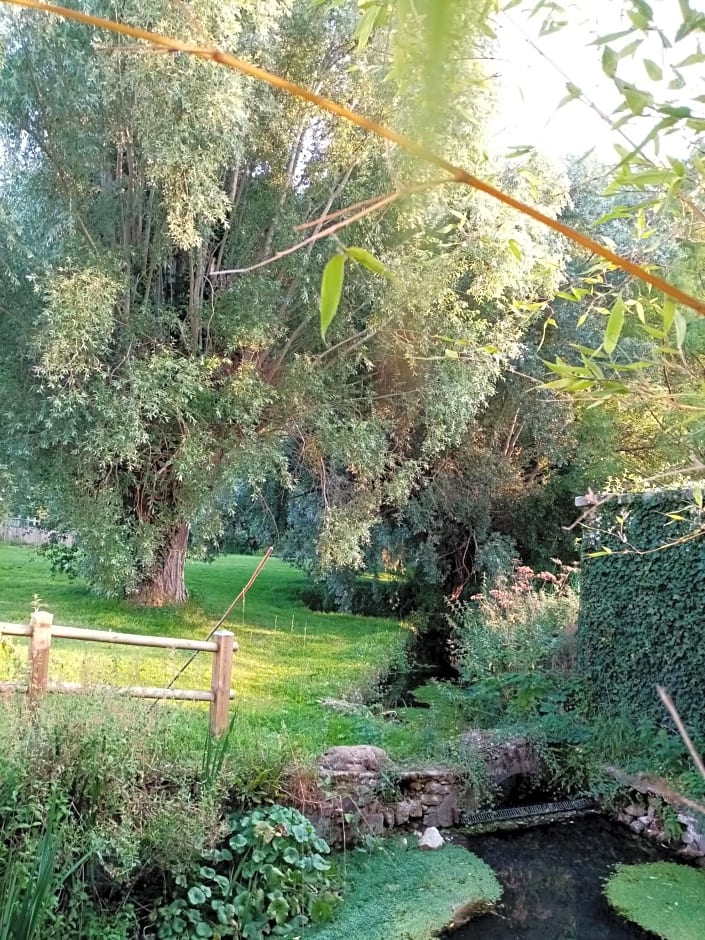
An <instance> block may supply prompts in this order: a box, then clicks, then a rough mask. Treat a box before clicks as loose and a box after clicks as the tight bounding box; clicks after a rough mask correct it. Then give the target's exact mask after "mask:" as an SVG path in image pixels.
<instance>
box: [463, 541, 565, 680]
mask: <svg viewBox="0 0 705 940" xmlns="http://www.w3.org/2000/svg"><path fill="white" fill-rule="evenodd" d="M554 561H555V563H556V567H557V573H556V574H554V573H553V572H549V571H542V572H539V573H538V574H537V573H536V572H534V571H533V570H532V569H531V568H529V567H528V566H526V565H519V564H517V563H515V565H514V567H513V569H512V571H511V573H510V574H509V575H507V574H498V575H497V576H496V577H495V579H494V580H493V581H491V582H488V583H487V584H486V586H485V589H484V590H483V591H482V593H480V594H475V595H474V596H473V597H472V598H471V600H470V603H468V604H454V605H453V607H452V611H451V614H450V615H449V619H450V622H451V625H452V627H453V632H454V636H455V645H456V661H457V667H458V671H459V673H460V676H461V679H462V680H464V681H465V682H467V683H473V682H477V681H478V680H481V679H485V678H487V677H489V676H498V675H502V674H504V673H527V672H534V671H536V670H539V669H550V668H552V667H553V668H555V667H559V668H562V669H565V670H566V671H569V669H570V667H571V657H570V655H569V652H568V651H569V648H570V644H571V638H572V633H573V632H574V623H575V620H576V618H577V611H578V604H577V595H576V593H575V591H574V590H573V588H572V587H571V580H572V578H573V575H574V574H575V573H576V571H577V569H576V568H574V567H573V566H571V565H564V564H563V563H562V562H560V561H559V560H558V559H554Z"/></svg>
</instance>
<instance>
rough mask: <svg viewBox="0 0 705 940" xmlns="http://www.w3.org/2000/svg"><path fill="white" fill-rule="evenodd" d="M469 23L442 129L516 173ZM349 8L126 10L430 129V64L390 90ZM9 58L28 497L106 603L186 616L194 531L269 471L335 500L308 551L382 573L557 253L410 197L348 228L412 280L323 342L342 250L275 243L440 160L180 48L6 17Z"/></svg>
mask: <svg viewBox="0 0 705 940" xmlns="http://www.w3.org/2000/svg"><path fill="white" fill-rule="evenodd" d="M92 8H94V9H95V10H96V11H97V12H107V13H109V12H110V9H111V7H110V4H107V5H106V4H104V3H101V2H98V3H95V4H93V5H92ZM454 10H455V15H456V19H457V22H456V23H455V27H457V29H456V30H454V33H453V37H454V38H453V39H452V51H453V56H452V57H449V58H448V61H447V63H446V64H445V65H444V66H443V70H442V78H443V82H444V88H445V87H453V89H454V95H453V97H452V99H449V100H448V102H447V105H446V107H445V108H441V107H440V104H439V105H438V107H437V108H434V110H433V112H432V113H433V120H432V121H431V122H430V124H429V126H428V127H427V128H426V131H427V133H428V134H429V135H430V136H433V138H434V140H435V142H436V144H437V145H439V146H443V147H446V146H448V145H449V144H450V142H452V145H453V148H454V150H455V151H456V153H459V154H460V155H462V158H463V161H464V162H465V163H466V164H467V165H468V166H470V167H475V168H476V169H477V171H478V172H483V173H490V174H491V173H493V172H496V173H502V172H505V170H503V168H502V167H501V166H498V167H495V166H494V165H492V164H491V163H490V162H489V160H488V158H487V157H486V156H485V155H484V153H483V150H482V134H483V128H484V125H485V121H486V117H487V114H488V112H489V107H490V95H489V93H488V91H487V89H486V85H485V77H484V73H483V71H482V67H481V61H480V56H479V55H478V54H477V53H478V52H479V51H480V50H481V48H482V47H483V43H485V42H486V39H485V38H484V37H483V36H482V34H481V32H480V31H479V28H478V21H481V20H482V17H483V16H484V12H483V11H473V10H463V7H462V5H458V4H454ZM354 13H355V11H354V5H352V4H350V5H344V4H343V5H340V4H336V5H334V7H333V8H332V9H331V8H329V7H328V6H327V5H313V6H312V5H311V4H308V3H306V2H303V0H301V2H297V3H293V4H288V3H284V2H272V3H269V4H266V5H262V4H259V3H257V4H254V3H253V4H244V5H243V4H240V3H235V2H233V3H226V4H221V3H212V2H210V0H203V2H199V3H197V4H195V5H194V6H193V7H192V8H190V14H189V16H185V14H184V11H183V9H182V8H181V7H178V8H177V7H175V6H174V5H173V4H169V3H166V2H156V3H149V2H142V0H134V2H131V3H130V4H128V5H127V7H124V8H123V9H122V11H121V16H122V17H123V18H124V19H126V20H128V21H130V22H133V23H136V24H144V25H149V26H151V27H153V28H156V29H158V30H161V31H163V32H165V33H173V32H177V33H179V34H180V35H182V36H188V35H191V36H193V37H194V38H196V39H197V38H198V37H199V35H200V34H201V33H202V32H203V33H207V34H208V35H209V36H211V37H212V38H213V40H214V41H217V42H218V43H219V44H220V45H222V46H225V47H227V48H230V49H233V50H236V51H247V52H248V53H249V52H252V51H253V50H254V49H259V50H262V49H265V48H266V49H267V50H268V51H267V52H266V53H265V52H259V53H258V55H259V56H260V58H261V59H262V60H263V62H264V64H267V65H269V66H271V67H272V68H274V70H275V71H278V72H280V73H281V74H284V75H287V76H288V77H290V78H292V79H294V80H297V79H305V80H307V81H313V84H314V85H315V86H316V87H317V88H318V89H319V90H322V91H325V92H326V93H328V94H330V95H332V96H333V97H337V98H348V97H350V98H355V99H356V100H358V101H360V102H364V105H365V108H366V109H367V110H368V111H370V112H379V113H388V114H394V115H395V117H396V120H397V123H398V124H399V125H400V126H404V125H408V124H409V123H411V122H412V121H416V120H418V115H419V109H418V107H417V105H418V104H419V102H421V101H423V94H424V81H423V80H422V78H421V77H420V76H419V75H418V74H417V70H416V69H415V68H414V65H413V62H414V58H415V55H416V52H418V54H423V49H422V48H421V47H419V49H418V50H416V52H415V53H414V55H410V57H409V60H408V62H407V64H406V66H405V67H403V68H402V67H400V68H398V69H397V68H395V69H394V70H393V71H392V73H390V74H389V75H388V76H387V78H388V80H387V81H381V80H380V79H381V78H382V77H383V76H384V75H385V74H386V73H387V72H388V63H387V59H386V46H385V41H384V36H383V35H381V34H380V35H376V34H375V35H374V36H369V37H368V42H367V44H366V45H365V47H364V49H358V52H357V53H356V55H355V58H354V59H353V57H352V54H351V38H352V36H353V35H354V31H355V29H356V16H355V15H354ZM0 42H1V43H2V57H1V69H0V86H1V87H2V96H1V98H2V106H1V108H0V133H1V134H2V138H3V142H4V143H3V151H2V153H3V156H2V185H1V187H0V188H1V196H0V198H1V199H2V213H1V215H0V221H1V224H0V238H1V239H2V244H3V254H4V263H5V265H6V267H7V268H8V276H7V277H6V278H4V279H3V282H2V286H1V287H0V290H1V291H2V296H1V297H0V303H1V304H2V318H1V319H0V329H1V330H2V331H3V343H2V349H3V350H4V351H5V353H6V356H5V357H4V358H3V361H2V369H1V370H0V381H2V387H3V400H4V401H7V402H12V408H11V409H9V410H8V409H5V410H4V411H3V414H2V416H1V420H0V435H1V436H2V440H3V446H4V450H5V452H6V453H7V454H8V455H12V460H13V474H14V479H15V481H16V485H17V486H18V490H19V493H20V494H21V498H22V500H23V501H24V503H25V505H29V506H31V507H32V509H33V511H39V512H41V513H42V514H43V515H44V516H46V517H47V518H48V521H49V522H50V524H52V525H54V526H56V527H57V528H60V529H63V530H71V531H72V532H74V533H75V534H76V535H77V536H78V542H79V548H80V554H79V555H78V556H77V561H78V565H79V569H80V570H81V572H82V574H84V575H85V576H87V577H88V578H89V579H90V580H91V581H92V582H93V583H94V584H95V585H96V586H98V587H99V588H100V589H101V590H103V591H104V592H107V593H111V594H118V595H119V594H123V593H127V594H133V595H136V596H138V597H139V598H141V599H142V600H144V601H147V602H151V603H160V602H161V601H163V600H172V601H173V600H183V599H184V597H185V588H184V584H183V559H184V555H185V552H186V548H187V541H188V535H189V527H190V526H191V525H192V524H195V525H196V526H197V528H198V531H199V535H200V537H204V538H205V537H208V536H209V535H212V534H213V533H214V532H215V533H217V532H218V531H219V529H220V513H221V510H222V508H223V505H224V502H227V499H226V500H222V499H221V500H220V501H219V500H218V499H217V497H218V495H219V494H222V493H224V492H225V493H227V492H228V491H229V490H230V488H231V487H232V483H233V481H234V480H242V481H246V482H247V481H249V482H250V483H251V484H254V485H259V484H261V483H262V481H264V480H276V481H278V482H279V483H280V484H281V485H282V486H283V487H284V489H285V490H287V491H290V490H296V489H297V488H298V492H297V496H298V497H300V498H301V500H302V502H303V503H304V504H305V501H306V496H307V494H310V493H311V492H312V491H315V503H314V505H313V506H312V507H309V512H313V513H314V515H315V517H316V520H317V524H316V525H315V526H314V527H312V532H311V534H310V537H309V542H310V544H309V545H308V546H307V547H306V557H307V558H311V557H312V555H313V554H315V555H316V556H317V557H318V558H319V559H320V563H321V565H322V566H323V567H325V568H331V567H333V566H341V567H352V568H355V567H357V566H359V565H360V564H362V562H363V560H364V550H365V546H366V544H367V542H368V540H369V532H370V528H371V527H372V526H373V524H374V523H375V521H377V519H378V518H379V516H380V514H381V513H382V512H383V511H385V512H387V513H389V512H392V513H393V512H394V507H397V506H403V505H404V504H405V503H406V502H407V500H408V499H409V495H410V494H413V493H415V492H417V491H419V490H420V489H422V488H423V487H424V485H425V482H424V481H425V480H426V479H427V477H428V474H429V471H430V465H431V462H432V461H435V460H437V459H439V458H440V456H441V455H442V454H443V453H444V451H446V450H447V449H448V448H450V447H454V446H456V445H457V444H458V443H459V442H460V441H461V440H463V439H464V437H465V436H466V435H467V433H468V431H469V429H470V428H471V426H472V422H473V419H474V417H475V416H476V414H477V412H478V409H479V408H480V406H481V405H482V403H483V402H484V401H485V400H486V399H487V397H488V395H489V394H490V393H491V391H492V388H493V386H494V382H495V381H496V378H497V375H498V373H499V371H500V367H501V363H502V362H503V361H505V360H506V357H507V356H508V355H510V354H511V352H512V350H513V349H514V348H515V346H516V341H517V338H518V336H519V334H520V332H521V329H522V320H521V315H520V312H519V310H518V309H517V308H516V307H515V305H514V302H515V301H516V300H518V299H526V298H530V297H531V296H533V295H534V294H536V293H537V292H540V293H546V292H550V291H551V290H552V289H553V288H554V287H555V285H556V283H557V270H558V266H559V263H560V258H561V254H562V252H561V250H560V249H559V248H558V246H557V245H556V244H555V243H554V241H553V240H552V239H551V238H549V237H547V236H545V235H544V234H543V233H542V232H541V231H540V230H537V229H536V227H535V226H534V225H533V223H528V222H525V221H524V220H522V219H517V218H515V217H514V216H512V215H510V214H509V213H508V212H504V213H500V215H499V216H498V215H497V213H496V212H495V211H494V210H492V211H490V210H489V208H488V206H487V205H486V204H485V203H484V202H483V201H482V200H481V199H479V198H478V197H476V196H474V195H472V194H470V193H468V192H459V191H457V190H456V191H453V190H452V189H450V188H445V189H443V190H437V191H433V190H431V191H430V192H429V194H428V195H424V194H423V193H421V194H418V195H416V196H413V197H409V198H408V199H406V200H404V201H400V202H399V204H398V205H395V206H393V207H391V208H390V209H389V210H388V211H387V213H386V214H385V215H384V216H382V217H380V218H379V219H374V218H371V219H364V220H362V221H361V222H360V223H358V224H357V225H355V226H353V227H352V228H350V229H348V230H347V231H346V233H345V235H346V239H349V240H350V241H353V240H354V242H358V243H360V242H362V243H365V244H367V245H368V246H369V248H370V249H372V250H374V251H375V253H376V254H377V255H379V256H380V257H382V258H383V260H384V262H385V264H386V265H387V267H388V268H389V269H390V270H391V272H392V273H393V274H394V275H395V277H394V279H393V280H390V281H385V280H384V278H381V277H378V276H375V275H374V274H372V273H370V272H366V271H365V270H364V269H363V268H362V267H359V269H355V270H353V271H351V272H349V276H348V279H347V282H346V291H345V296H344V298H343V304H342V306H341V309H340V310H339V311H338V314H337V316H336V318H335V322H334V323H333V325H332V326H331V328H330V330H329V331H328V334H327V342H325V343H324V342H323V341H322V339H321V335H320V331H319V327H318V319H317V315H318V310H317V285H318V283H319V281H320V276H321V271H322V270H323V267H324V265H325V263H326V262H327V260H328V258H329V257H330V254H331V249H330V247H328V246H327V244H325V243H318V242H312V243H310V244H309V245H308V246H306V247H305V248H304V249H303V250H301V251H300V252H299V253H297V254H294V255H291V256H287V257H285V258H282V259H280V260H277V259H276V254H277V252H278V250H280V249H281V248H284V247H285V246H288V245H290V244H292V242H295V241H296V239H297V238H299V236H298V235H297V234H296V231H295V230H296V226H297V225H309V227H310V224H311V223H313V229H312V230H313V231H316V220H317V219H319V218H320V217H321V216H325V215H326V214H327V213H329V212H331V211H335V210H337V209H339V208H340V206H341V205H344V204H346V203H354V202H355V201H356V200H359V199H365V198H368V197H369V196H370V194H374V193H379V192H384V191H388V190H390V189H398V188H403V187H404V186H405V185H407V184H411V183H416V182H418V177H420V178H421V180H422V181H423V180H425V179H426V178H427V174H426V171H425V170H421V169H420V168H418V167H416V166H415V165H414V164H413V163H411V162H410V161H409V160H408V159H406V158H403V157H401V156H399V155H396V154H389V153H387V152H386V151H385V149H384V148H383V147H382V145H381V144H380V142H378V141H376V140H375V139H374V138H369V137H368V138H364V137H363V135H361V134H359V133H358V132H356V131H352V130H350V129H349V128H347V127H345V126H342V125H340V124H337V123H336V122H334V121H332V120H328V119H323V118H320V117H319V116H317V115H316V114H315V113H314V112H313V111H312V110H311V109H309V108H307V107H304V106H303V105H301V104H298V103H296V102H292V101H290V100H289V99H287V98H285V97H277V96H275V95H274V93H272V92H270V91H266V90H263V89H261V88H253V87H252V86H251V85H248V84H246V83H245V82H244V80H241V79H240V78H239V77H238V76H236V75H233V74H230V73H228V72H226V71H225V70H222V69H220V70H219V69H217V68H215V67H212V66H210V65H209V64H207V63H204V62H200V61H198V60H195V59H192V58H189V57H186V56H166V55H164V56H161V55H152V54H150V53H149V52H148V51H147V50H145V49H143V48H141V47H135V46H133V45H132V44H130V43H128V42H124V41H119V42H117V43H106V42H104V41H103V40H102V38H101V37H98V36H94V35H92V34H91V32H90V30H88V29H86V28H84V27H81V26H78V25H76V24H70V23H66V22H65V21H62V20H60V19H56V18H52V17H46V18H43V19H42V18H38V17H37V16H36V15H34V14H33V13H22V12H14V11H3V27H2V32H0ZM410 51H413V50H410ZM353 66H354V67H353ZM312 76H313V78H312ZM439 77H440V75H437V76H436V79H438V78H439ZM430 113H431V112H429V114H430ZM429 120H430V118H429ZM76 127H80V128H81V134H80V136H77V135H76V134H75V128H76ZM175 129H178V133H176V134H175V133H174V130H175ZM506 182H507V185H508V186H509V187H510V188H512V189H513V190H514V191H516V192H517V193H522V194H524V195H526V196H527V197H528V198H532V199H533V201H534V202H536V203H537V204H540V205H541V206H542V207H543V208H544V209H545V211H548V212H554V213H555V212H556V211H558V209H559V208H560V206H561V205H562V202H563V199H564V193H563V190H562V188H561V187H555V186H553V185H552V184H551V185H548V184H547V183H546V181H545V173H544V172H543V171H542V170H541V169H540V168H534V167H533V165H527V167H526V174H525V175H521V174H518V173H516V172H514V173H513V174H509V175H508V176H507V180H506ZM318 229H320V224H319V226H318ZM354 242H353V243H354ZM509 242H512V243H516V244H517V245H524V248H523V249H522V250H521V251H519V252H518V253H515V254H512V252H507V251H506V246H507V244H509ZM275 261H276V263H274V262H275ZM353 267H354V266H353ZM446 350H447V351H448V352H447V354H446ZM458 350H460V353H462V355H460V354H459V352H458Z"/></svg>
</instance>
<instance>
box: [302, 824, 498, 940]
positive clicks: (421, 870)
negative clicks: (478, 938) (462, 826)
mask: <svg viewBox="0 0 705 940" xmlns="http://www.w3.org/2000/svg"><path fill="white" fill-rule="evenodd" d="M345 865H346V882H347V888H346V891H345V895H344V899H343V903H342V905H341V906H340V908H339V909H338V911H337V912H336V915H335V917H334V919H333V920H332V921H330V923H327V924H323V925H321V926H317V927H310V928H307V929H306V930H305V931H304V934H303V938H304V940H342V938H345V940H390V938H393V940H430V938H431V937H433V936H435V935H436V934H437V933H438V932H439V931H441V930H442V929H443V928H444V927H446V926H448V925H449V924H450V923H451V922H458V921H461V922H462V921H464V920H467V919H469V918H470V917H471V916H476V915H479V914H483V913H487V912H488V911H490V910H491V909H492V908H493V906H494V904H495V903H496V902H497V901H498V900H499V898H500V896H501V894H502V888H501V886H500V884H499V882H498V881H497V878H496V877H495V875H494V872H493V871H492V869H491V868H490V867H489V865H487V864H485V862H483V861H482V860H481V859H479V858H478V857H477V856H476V855H473V854H472V853H470V852H468V851H466V850H465V849H463V848H460V847H459V846H455V845H445V846H444V847H443V848H442V849H441V850H440V851H437V852H422V851H420V850H419V849H418V848H416V845H413V846H411V845H410V846H409V847H407V846H406V844H405V840H403V839H398V838H395V839H387V840H385V841H384V842H382V844H381V845H380V846H379V847H378V848H376V849H375V850H374V851H373V852H371V853H370V852H363V851H356V852H351V853H349V854H348V855H347V858H346V863H345Z"/></svg>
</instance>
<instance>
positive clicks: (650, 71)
mask: <svg viewBox="0 0 705 940" xmlns="http://www.w3.org/2000/svg"><path fill="white" fill-rule="evenodd" d="M644 68H645V69H646V74H647V75H648V76H649V78H650V79H651V80H652V81H654V82H660V81H661V79H662V78H663V69H662V68H661V66H660V65H658V64H657V63H656V62H654V61H653V59H644Z"/></svg>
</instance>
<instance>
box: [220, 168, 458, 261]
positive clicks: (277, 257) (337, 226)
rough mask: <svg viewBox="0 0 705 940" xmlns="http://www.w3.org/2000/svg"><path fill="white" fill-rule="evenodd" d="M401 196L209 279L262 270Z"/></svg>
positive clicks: (393, 196)
mask: <svg viewBox="0 0 705 940" xmlns="http://www.w3.org/2000/svg"><path fill="white" fill-rule="evenodd" d="M444 182H447V183H454V182H455V180H452V179H449V180H445V181H444ZM402 195H403V192H402V191H401V190H400V191H399V192H396V193H392V195H391V196H387V197H386V198H384V199H379V200H377V201H376V202H375V203H374V204H373V205H371V206H368V207H367V209H361V210H360V211H359V212H356V213H355V215H351V216H350V218H349V219H343V221H342V222H336V223H335V225H330V226H328V228H324V229H321V231H320V232H314V233H313V235H309V237H308V238H305V239H304V240H303V241H302V242H297V243H296V244H295V245H290V246H289V248H284V249H283V250H282V251H278V252H277V253H276V254H275V255H270V256H269V257H268V258H265V259H264V261H258V262H257V263H256V264H251V265H250V266H249V267H247V268H226V269H225V270H223V271H211V272H210V277H216V276H217V275H221V274H248V273H249V272H250V271H256V270H257V269H258V268H264V267H266V266H267V265H268V264H272V262H273V261H279V260H280V259H281V258H286V256H287V255H293V253H294V252H295V251H298V250H299V249H300V248H305V247H306V245H310V244H312V243H313V242H317V241H319V240H320V239H322V238H327V237H328V236H329V235H334V234H335V233H336V232H339V231H340V230H341V229H343V228H346V227H347V226H348V225H350V224H351V223H352V222H358V221H359V220H360V219H362V218H364V217H365V216H366V215H369V214H370V213H371V212H376V211H377V209H381V208H382V207H383V206H386V205H388V204H389V203H390V202H394V201H395V199H399V197H400V196H402Z"/></svg>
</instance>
